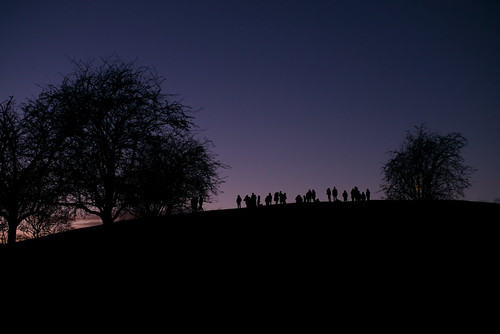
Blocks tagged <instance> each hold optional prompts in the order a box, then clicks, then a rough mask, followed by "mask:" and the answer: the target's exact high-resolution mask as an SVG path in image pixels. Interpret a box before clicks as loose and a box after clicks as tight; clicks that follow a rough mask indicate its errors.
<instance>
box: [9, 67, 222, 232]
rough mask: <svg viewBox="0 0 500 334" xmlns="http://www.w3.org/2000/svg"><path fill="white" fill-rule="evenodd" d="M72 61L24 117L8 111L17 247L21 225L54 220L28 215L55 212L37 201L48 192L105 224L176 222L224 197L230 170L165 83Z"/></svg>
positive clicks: (139, 70) (144, 71)
mask: <svg viewBox="0 0 500 334" xmlns="http://www.w3.org/2000/svg"><path fill="white" fill-rule="evenodd" d="M72 63H73V65H74V70H73V72H72V73H70V74H68V75H65V76H63V78H62V81H61V82H60V83H59V84H50V85H47V86H44V87H42V88H43V90H42V92H41V93H40V94H39V96H38V97H37V98H34V99H31V100H29V101H27V103H26V104H25V105H24V106H23V108H22V113H16V112H14V111H13V102H12V101H7V102H5V103H3V104H2V105H1V106H2V108H1V110H0V111H1V115H0V116H2V119H1V120H0V121H2V124H0V145H1V146H0V149H1V150H2V153H3V155H2V156H1V157H0V158H1V160H0V182H1V183H2V193H1V194H0V196H1V197H0V200H1V203H0V214H1V216H2V217H4V218H5V219H6V220H7V221H8V224H9V231H10V229H11V225H12V230H13V231H12V236H10V235H9V241H10V240H11V239H12V238H14V239H15V230H16V229H17V226H18V225H19V223H20V222H21V221H22V220H25V219H27V218H30V219H31V220H30V221H31V222H32V221H33V219H34V218H36V217H46V216H47V215H46V214H40V213H39V212H36V210H28V209H26V208H25V207H31V206H33V207H36V208H42V207H47V203H43V205H42V204H40V203H38V202H37V201H38V200H39V199H40V197H41V196H42V197H43V196H44V194H45V193H44V192H43V191H49V190H50V191H51V193H50V196H45V198H47V199H50V202H51V203H52V204H54V205H56V204H57V205H58V206H59V207H61V208H66V209H68V208H70V209H72V210H79V211H83V212H85V213H88V214H94V215H97V216H99V217H100V218H101V220H102V222H103V223H104V224H108V223H112V222H113V221H115V220H116V219H118V218H119V217H120V216H122V215H124V214H127V213H132V214H134V215H153V214H154V215H160V214H170V213H172V212H175V211H179V210H182V209H184V208H186V207H188V206H189V200H190V198H191V197H192V196H203V198H204V199H205V201H210V199H211V197H212V196H215V195H217V194H218V192H219V187H220V185H221V184H222V183H223V178H221V177H220V176H219V170H220V169H221V168H228V166H227V165H224V164H223V163H221V162H220V161H219V160H218V159H217V156H216V154H215V153H213V152H212V149H213V144H212V143H211V141H210V140H208V139H206V138H200V136H199V133H198V132H197V127H196V124H195V123H194V117H193V116H192V110H191V108H190V107H189V106H186V105H184V104H182V103H181V102H179V101H178V100H176V97H177V96H176V95H172V94H166V93H164V92H163V89H162V85H163V83H164V79H163V78H162V77H160V76H158V75H157V74H156V73H155V72H154V71H152V70H151V69H150V68H148V67H143V66H137V64H136V63H135V62H128V63H127V62H123V61H121V60H120V59H119V58H107V59H101V61H100V62H98V63H96V62H95V61H89V62H83V61H73V62H72ZM9 182H10V184H12V185H15V187H14V186H8V185H7V183H9ZM3 185H7V186H3ZM8 191H10V193H8ZM13 191H14V192H15V196H13V195H12V194H13V193H12V192H13ZM51 210H52V211H53V208H47V212H52V211H51ZM12 216H16V218H15V219H14V218H11V217H12ZM65 216H66V214H60V215H59V217H65Z"/></svg>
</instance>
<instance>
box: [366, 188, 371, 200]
mask: <svg viewBox="0 0 500 334" xmlns="http://www.w3.org/2000/svg"><path fill="white" fill-rule="evenodd" d="M365 195H366V200H367V201H369V200H370V189H368V188H366V191H365Z"/></svg>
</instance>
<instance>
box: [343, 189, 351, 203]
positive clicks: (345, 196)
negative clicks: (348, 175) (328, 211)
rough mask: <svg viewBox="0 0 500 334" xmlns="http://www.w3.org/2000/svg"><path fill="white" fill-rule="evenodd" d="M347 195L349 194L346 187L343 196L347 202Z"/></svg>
mask: <svg viewBox="0 0 500 334" xmlns="http://www.w3.org/2000/svg"><path fill="white" fill-rule="evenodd" d="M347 196H349V195H348V194H347V191H346V190H345V189H344V192H343V193H342V197H343V198H344V202H347Z"/></svg>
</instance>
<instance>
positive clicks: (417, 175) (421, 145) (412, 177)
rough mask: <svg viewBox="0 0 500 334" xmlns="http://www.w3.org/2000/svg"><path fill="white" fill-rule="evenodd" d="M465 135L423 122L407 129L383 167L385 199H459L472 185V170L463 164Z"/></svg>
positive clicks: (382, 186) (382, 187)
mask: <svg viewBox="0 0 500 334" xmlns="http://www.w3.org/2000/svg"><path fill="white" fill-rule="evenodd" d="M466 144H467V140H466V138H465V137H464V136H463V135H462V134H460V133H457V132H452V133H449V134H447V135H444V136H443V135H440V134H438V133H432V132H430V131H429V130H427V129H426V128H425V126H424V125H420V126H418V127H415V132H410V131H408V133H407V135H406V141H405V142H404V143H403V144H402V146H401V148H400V150H399V151H390V152H389V155H390V159H389V161H388V162H387V163H386V164H385V165H384V166H383V167H382V173H383V175H384V178H383V183H382V185H381V189H382V190H383V191H384V192H385V194H386V196H387V198H388V199H400V200H401V199H402V200H407V199H410V200H418V199H425V200H436V199H458V198H462V197H463V196H464V190H465V189H467V188H469V187H470V186H471V183H470V177H471V175H472V173H473V172H474V171H475V170H474V169H473V168H472V167H470V166H467V165H465V164H464V159H463V158H462V156H461V150H462V148H463V147H465V146H466Z"/></svg>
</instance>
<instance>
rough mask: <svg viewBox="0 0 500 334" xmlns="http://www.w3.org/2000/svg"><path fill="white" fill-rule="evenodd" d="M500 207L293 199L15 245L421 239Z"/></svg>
mask: <svg viewBox="0 0 500 334" xmlns="http://www.w3.org/2000/svg"><path fill="white" fill-rule="evenodd" d="M499 213H500V204H497V203H486V202H471V201H429V202H425V201H422V202H416V201H387V200H373V201H365V202H335V203H334V202H318V203H303V204H295V203H292V204H284V205H271V206H268V207H259V208H241V209H225V210H212V211H205V212H195V213H183V214H175V215H171V216H167V217H154V218H149V219H131V220H126V221H120V222H116V223H114V224H112V225H109V226H104V225H101V226H93V227H87V228H82V229H77V230H72V231H68V232H63V233H59V234H54V235H50V236H47V237H43V238H40V239H36V240H26V241H21V242H18V243H17V244H16V245H15V247H14V248H16V249H44V248H57V249H78V250H85V249H88V250H97V249H105V248H115V249H116V248H129V249H141V248H147V247H152V246H154V247H156V248H165V249H167V248H172V247H175V246H176V245H177V246H181V247H185V246H186V245H191V246H192V247H193V248H210V247H211V246H213V245H214V244H218V245H221V244H232V246H233V247H239V245H243V244H245V243H247V244H250V243H252V242H262V241H266V240H267V241H266V242H275V243H277V244H278V243H287V239H286V238H292V239H301V238H302V240H301V241H300V242H302V243H314V242H327V241H329V240H334V239H336V238H339V236H341V235H343V236H344V237H353V236H356V238H358V239H363V238H367V239H366V240H365V242H371V240H373V239H374V238H378V239H381V240H383V239H391V238H393V237H397V236H398V234H399V236H402V235H404V236H406V237H407V238H408V237H411V238H417V236H418V237H431V236H433V235H434V236H436V235H440V234H443V235H444V234H448V235H451V234H453V233H465V232H464V231H463V230H462V229H463V228H467V230H468V231H469V233H473V231H474V230H478V231H479V230H482V231H487V230H488V229H490V228H493V227H496V225H497V224H498V222H499V217H500V215H499ZM485 237H486V236H485ZM273 239H274V241H273ZM344 241H345V240H344Z"/></svg>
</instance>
